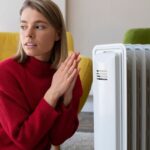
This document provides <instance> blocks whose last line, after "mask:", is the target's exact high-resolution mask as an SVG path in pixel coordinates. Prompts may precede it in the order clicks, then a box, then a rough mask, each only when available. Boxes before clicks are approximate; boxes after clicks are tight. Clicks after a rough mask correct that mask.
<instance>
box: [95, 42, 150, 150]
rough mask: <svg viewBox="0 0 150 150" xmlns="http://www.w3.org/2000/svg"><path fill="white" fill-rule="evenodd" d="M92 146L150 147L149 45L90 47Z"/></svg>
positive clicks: (114, 149)
mask: <svg viewBox="0 0 150 150" xmlns="http://www.w3.org/2000/svg"><path fill="white" fill-rule="evenodd" d="M93 96H94V149H95V150H150V45H124V44H106V45H97V46H95V47H94V48H93Z"/></svg>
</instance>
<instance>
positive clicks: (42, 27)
mask: <svg viewBox="0 0 150 150" xmlns="http://www.w3.org/2000/svg"><path fill="white" fill-rule="evenodd" d="M36 29H39V30H43V29H45V26H44V25H36Z"/></svg>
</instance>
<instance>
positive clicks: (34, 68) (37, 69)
mask: <svg viewBox="0 0 150 150" xmlns="http://www.w3.org/2000/svg"><path fill="white" fill-rule="evenodd" d="M26 67H27V68H28V70H29V71H30V72H31V73H32V74H34V75H37V76H47V75H49V74H50V73H51V72H54V69H52V68H51V64H50V63H49V62H44V61H40V60H38V59H36V58H34V57H28V58H27V63H26Z"/></svg>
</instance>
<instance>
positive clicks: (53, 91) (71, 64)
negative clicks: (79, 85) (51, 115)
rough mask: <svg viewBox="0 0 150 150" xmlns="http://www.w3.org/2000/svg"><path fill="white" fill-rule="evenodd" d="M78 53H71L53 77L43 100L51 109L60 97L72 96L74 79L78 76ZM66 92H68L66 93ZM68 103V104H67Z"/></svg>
mask: <svg viewBox="0 0 150 150" xmlns="http://www.w3.org/2000/svg"><path fill="white" fill-rule="evenodd" d="M79 60H80V58H79V53H76V52H73V53H72V54H71V55H70V56H68V57H67V59H66V60H65V61H64V62H63V63H62V64H61V65H60V67H59V68H58V70H57V71H56V73H55V74H54V76H53V79H52V84H51V87H50V88H49V89H48V91H47V92H46V93H45V95H44V99H45V100H46V101H47V102H48V103H49V104H50V105H51V106H53V107H55V106H56V104H57V101H58V99H59V98H60V97H61V96H62V95H64V94H65V95H66V96H67V95H68V96H70V95H72V89H73V87H74V84H75V81H76V78H77V76H78V73H79V71H78V68H77V67H78V63H79ZM67 91H68V92H67ZM67 103H68V102H67Z"/></svg>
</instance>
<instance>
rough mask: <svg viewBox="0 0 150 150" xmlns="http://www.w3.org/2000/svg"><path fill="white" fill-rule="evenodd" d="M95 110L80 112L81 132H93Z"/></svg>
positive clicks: (79, 129)
mask: <svg viewBox="0 0 150 150" xmlns="http://www.w3.org/2000/svg"><path fill="white" fill-rule="evenodd" d="M93 128H94V123H93V112H81V113H80V114H79V128H78V130H77V131H79V132H93V131H94V129H93Z"/></svg>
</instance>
